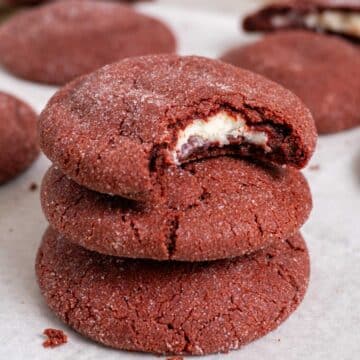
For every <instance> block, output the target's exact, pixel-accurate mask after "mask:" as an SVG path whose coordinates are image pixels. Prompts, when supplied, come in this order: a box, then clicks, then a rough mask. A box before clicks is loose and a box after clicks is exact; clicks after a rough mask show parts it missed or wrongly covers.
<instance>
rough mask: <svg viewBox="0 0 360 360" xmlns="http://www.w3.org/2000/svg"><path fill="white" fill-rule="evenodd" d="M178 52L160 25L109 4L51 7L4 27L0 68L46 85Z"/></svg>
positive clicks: (71, 1) (71, 2) (72, 2)
mask: <svg viewBox="0 0 360 360" xmlns="http://www.w3.org/2000/svg"><path fill="white" fill-rule="evenodd" d="M175 48H176V40H175V36H174V35H173V33H172V31H171V30H170V29H169V28H168V27H167V26H166V25H165V24H163V23H162V22H161V21H159V20H157V19H155V18H152V17H150V16H147V15H143V14H140V13H138V12H137V11H136V10H134V9H132V8H131V7H128V6H127V5H123V4H120V3H116V2H110V1H90V0H88V1H82V0H68V1H58V2H52V3H49V4H45V5H42V6H38V7H35V8H31V9H27V10H24V11H21V12H19V13H16V14H14V15H13V16H11V17H10V18H8V19H7V20H6V21H4V22H3V23H2V24H1V26H0V64H2V66H3V67H4V68H6V69H7V70H8V71H9V72H11V73H13V74H14V75H16V76H18V77H21V78H24V79H27V80H30V81H37V82H41V83H46V84H64V83H66V82H68V81H70V80H72V79H73V78H75V77H77V76H80V75H83V74H86V73H88V72H91V71H93V70H95V69H97V68H99V67H101V66H103V65H106V64H108V63H112V62H115V61H118V60H121V59H123V58H126V57H131V56H138V55H147V54H154V53H171V52H174V51H175Z"/></svg>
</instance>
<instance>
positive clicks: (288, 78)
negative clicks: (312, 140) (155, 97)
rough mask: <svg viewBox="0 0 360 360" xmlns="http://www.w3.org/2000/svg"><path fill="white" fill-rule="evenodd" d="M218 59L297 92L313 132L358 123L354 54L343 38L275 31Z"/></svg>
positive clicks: (359, 93) (359, 88)
mask: <svg viewBox="0 0 360 360" xmlns="http://www.w3.org/2000/svg"><path fill="white" fill-rule="evenodd" d="M222 59H223V60H224V61H226V62H229V63H231V64H234V65H237V66H239V67H242V68H245V69H249V70H251V71H254V72H257V73H259V74H261V75H264V76H266V77H268V78H269V79H271V80H274V81H277V82H278V83H280V84H282V85H283V86H285V87H287V88H288V89H290V90H291V91H293V92H294V93H295V94H297V95H298V96H299V97H300V98H301V99H302V100H303V101H304V103H305V104H306V105H307V106H308V107H309V109H310V110H311V112H312V114H313V116H314V119H315V123H316V126H317V129H318V131H319V133H322V134H324V133H332V132H337V131H341V130H345V129H349V128H353V127H356V126H358V125H360V81H359V79H360V53H359V50H358V49H357V48H356V47H354V46H353V45H351V44H350V43H348V42H346V41H345V40H342V39H339V38H336V37H332V36H326V35H321V34H315V33H311V32H306V31H300V30H299V31H287V32H278V33H274V34H271V35H267V36H265V37H264V38H263V39H262V40H260V41H258V42H256V43H254V44H250V45H246V46H241V47H238V48H235V49H233V50H230V51H229V52H228V53H227V54H225V55H224V56H223V57H222Z"/></svg>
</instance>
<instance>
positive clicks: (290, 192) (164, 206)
mask: <svg viewBox="0 0 360 360" xmlns="http://www.w3.org/2000/svg"><path fill="white" fill-rule="evenodd" d="M156 192H157V196H156V200H155V201H154V202H149V203H138V202H134V201H129V200H125V199H123V198H119V197H111V196H108V195H102V194H99V193H96V192H93V191H90V190H87V189H85V188H83V187H81V186H79V185H77V184H76V183H75V182H73V181H71V180H69V179H68V178H67V177H66V176H65V175H63V174H62V173H61V171H59V170H57V169H55V168H51V169H50V170H49V171H48V173H47V174H46V176H45V178H44V181H43V184H42V190H41V202H42V207H43V211H44V213H45V215H46V217H47V219H48V221H49V222H50V224H51V225H52V226H53V227H54V228H55V229H56V230H58V231H59V232H60V233H62V234H64V235H65V236H67V237H68V238H69V239H71V240H72V241H73V242H75V243H77V244H79V245H81V246H84V247H86V248H88V249H90V250H94V251H97V252H100V253H104V254H109V255H115V256H124V257H132V258H152V259H158V260H182V261H203V260H214V259H221V258H227V257H235V256H239V255H243V254H245V253H250V252H253V251H255V250H258V249H260V248H263V247H265V246H268V245H269V244H270V243H273V242H278V241H281V240H283V239H284V238H287V237H290V236H291V235H293V234H295V233H296V232H297V231H298V229H299V228H300V227H301V225H302V224H303V223H304V222H305V220H306V219H307V217H308V215H309V213H310V210H311V206H312V202H311V194H310V191H309V187H308V185H307V183H306V180H305V178H304V177H303V176H302V175H301V173H299V172H298V171H297V170H295V169H290V168H289V169H280V168H275V167H271V166H270V167H264V166H260V165H256V164H253V163H250V162H247V161H244V160H240V159H235V158H230V157H223V158H214V159H209V160H205V161H202V162H197V163H191V164H187V165H186V166H185V167H184V168H183V169H179V170H177V171H175V172H174V171H167V172H165V173H164V174H163V175H162V182H161V183H159V184H158V185H157V191H156Z"/></svg>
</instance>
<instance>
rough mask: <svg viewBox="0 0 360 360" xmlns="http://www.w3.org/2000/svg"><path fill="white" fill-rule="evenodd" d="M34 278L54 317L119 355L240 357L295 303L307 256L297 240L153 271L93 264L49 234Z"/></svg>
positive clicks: (106, 260)
mask: <svg viewBox="0 0 360 360" xmlns="http://www.w3.org/2000/svg"><path fill="white" fill-rule="evenodd" d="M36 273H37V277H38V281H39V285H40V288H41V291H42V293H43V295H44V298H45V301H46V302H47V304H48V305H49V307H50V308H51V310H52V311H54V313H55V314H56V315H57V316H58V317H59V318H60V319H61V320H62V321H64V322H65V323H67V324H68V325H70V326H71V327H72V328H74V329H75V330H76V331H78V332H79V333H81V334H83V335H85V336H86V337H89V338H91V339H93V340H95V341H98V342H100V343H102V344H104V345H107V346H111V347H114V348H118V349H124V350H132V351H145V352H152V353H158V354H172V355H180V354H196V355H203V354H208V353H215V352H227V351H229V350H232V349H238V348H239V347H240V346H242V345H243V344H246V343H248V342H250V341H253V340H255V339H257V338H260V337H261V336H264V335H265V334H267V333H268V332H270V331H272V330H273V329H275V328H276V327H277V326H278V325H280V324H281V323H282V322H283V321H284V320H285V319H286V318H287V317H288V316H289V315H290V314H291V313H292V312H293V311H294V310H295V309H296V308H297V306H298V305H299V303H300V302H301V300H302V298H303V296H304V293H305V291H306V287H307V284H308V280H309V257H308V252H307V249H306V245H305V243H304V241H303V239H302V238H301V236H300V235H296V236H294V237H292V238H290V239H289V240H286V241H284V242H281V243H277V244H276V245H274V246H271V247H269V248H267V249H266V250H263V251H260V252H258V253H255V254H252V255H250V256H247V257H243V258H236V259H232V260H224V261H218V262H209V263H178V262H167V263H161V262H156V261H135V260H124V259H120V258H117V257H110V256H105V255H99V254H96V253H94V252H89V251H87V250H85V249H84V248H82V247H79V246H76V245H73V244H72V243H70V242H69V241H67V240H66V239H65V238H63V237H62V236H60V235H58V234H57V233H56V232H54V231H53V230H51V229H50V230H48V231H47V232H46V234H45V236H44V238H43V242H42V244H41V246H40V249H39V251H38V255H37V260H36Z"/></svg>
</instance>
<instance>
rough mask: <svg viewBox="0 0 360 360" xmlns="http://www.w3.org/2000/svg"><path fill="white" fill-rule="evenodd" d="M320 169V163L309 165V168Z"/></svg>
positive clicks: (312, 169)
mask: <svg viewBox="0 0 360 360" xmlns="http://www.w3.org/2000/svg"><path fill="white" fill-rule="evenodd" d="M319 169H320V165H319V164H315V165H310V166H309V170H311V171H318V170H319Z"/></svg>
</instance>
